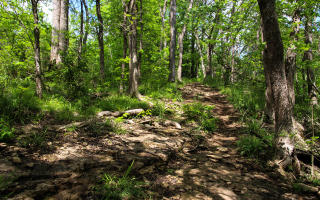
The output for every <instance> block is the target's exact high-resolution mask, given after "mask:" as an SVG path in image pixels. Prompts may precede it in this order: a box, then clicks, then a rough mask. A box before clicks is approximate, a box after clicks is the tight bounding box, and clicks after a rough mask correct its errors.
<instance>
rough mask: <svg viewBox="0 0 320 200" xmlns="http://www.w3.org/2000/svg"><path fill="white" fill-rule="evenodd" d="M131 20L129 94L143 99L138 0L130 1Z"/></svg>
mask: <svg viewBox="0 0 320 200" xmlns="http://www.w3.org/2000/svg"><path fill="white" fill-rule="evenodd" d="M129 10H130V17H131V19H130V21H131V22H132V24H131V26H130V27H131V29H130V34H129V47H130V48H129V50H130V65H129V71H130V74H129V94H130V95H131V96H134V97H137V98H138V99H141V95H140V93H139V90H138V52H137V26H138V22H137V3H136V0H131V1H130V6H129Z"/></svg>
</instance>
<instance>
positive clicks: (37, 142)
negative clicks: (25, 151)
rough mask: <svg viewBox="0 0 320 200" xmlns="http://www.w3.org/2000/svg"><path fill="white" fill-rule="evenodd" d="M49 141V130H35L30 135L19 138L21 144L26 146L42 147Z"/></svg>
mask: <svg viewBox="0 0 320 200" xmlns="http://www.w3.org/2000/svg"><path fill="white" fill-rule="evenodd" d="M46 141H47V131H46V130H44V131H40V132H33V133H31V134H30V135H27V136H24V137H22V138H19V144H20V146H22V147H25V148H29V147H31V148H42V147H44V145H45V142H46Z"/></svg>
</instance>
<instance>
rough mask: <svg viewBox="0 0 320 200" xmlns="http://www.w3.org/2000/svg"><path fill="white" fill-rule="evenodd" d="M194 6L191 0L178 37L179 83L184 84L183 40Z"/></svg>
mask: <svg viewBox="0 0 320 200" xmlns="http://www.w3.org/2000/svg"><path fill="white" fill-rule="evenodd" d="M192 5H193V0H190V3H189V7H188V10H187V12H186V16H185V17H184V18H185V20H186V22H185V23H184V24H183V28H182V30H181V33H180V34H179V37H178V44H179V63H178V69H177V80H178V82H182V59H183V38H184V34H185V33H186V30H187V24H188V19H189V13H190V10H191V9H192Z"/></svg>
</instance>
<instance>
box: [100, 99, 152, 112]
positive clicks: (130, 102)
mask: <svg viewBox="0 0 320 200" xmlns="http://www.w3.org/2000/svg"><path fill="white" fill-rule="evenodd" d="M97 107H98V108H100V109H101V110H108V111H126V110H130V109H136V108H142V109H144V110H147V109H148V108H149V105H148V103H146V102H142V101H139V100H138V99H135V98H131V97H128V96H110V97H107V98H104V99H102V100H101V101H100V102H99V103H98V104H97Z"/></svg>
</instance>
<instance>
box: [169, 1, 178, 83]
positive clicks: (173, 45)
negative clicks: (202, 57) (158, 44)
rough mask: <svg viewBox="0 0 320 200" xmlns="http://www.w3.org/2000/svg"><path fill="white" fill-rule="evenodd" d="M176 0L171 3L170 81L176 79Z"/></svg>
mask: <svg viewBox="0 0 320 200" xmlns="http://www.w3.org/2000/svg"><path fill="white" fill-rule="evenodd" d="M176 9H177V4H176V0H171V3H170V55H169V70H170V73H169V82H175V81H176V66H175V62H176V60H175V59H176V32H177V31H176Z"/></svg>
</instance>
